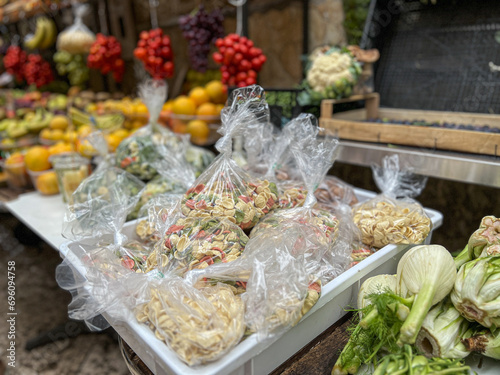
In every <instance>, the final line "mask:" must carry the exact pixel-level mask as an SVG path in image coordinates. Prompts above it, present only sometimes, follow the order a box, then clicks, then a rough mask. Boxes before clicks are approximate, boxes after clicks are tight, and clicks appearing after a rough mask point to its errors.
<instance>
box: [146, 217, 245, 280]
mask: <svg viewBox="0 0 500 375" xmlns="http://www.w3.org/2000/svg"><path fill="white" fill-rule="evenodd" d="M171 222H172V225H169V226H168V228H167V230H166V232H165V235H164V236H163V238H162V239H161V241H159V242H158V243H157V244H156V245H155V251H154V252H153V253H152V254H151V256H150V259H148V267H149V268H148V269H154V268H159V269H160V270H161V271H162V272H163V273H167V272H170V273H172V272H178V273H180V274H183V273H184V272H186V271H188V270H191V269H195V268H205V267H208V266H209V265H212V264H215V263H229V262H232V261H234V260H235V259H237V258H238V257H239V256H240V255H241V253H242V252H243V250H244V249H245V245H246V244H247V242H248V237H247V235H246V234H245V233H244V232H243V230H242V229H241V228H240V227H239V226H237V225H236V224H234V223H232V222H231V221H230V220H228V218H225V217H207V218H195V217H193V218H190V217H188V218H185V217H182V216H180V217H177V218H174V219H173V220H172V221H171Z"/></svg>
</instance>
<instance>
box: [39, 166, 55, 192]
mask: <svg viewBox="0 0 500 375" xmlns="http://www.w3.org/2000/svg"><path fill="white" fill-rule="evenodd" d="M35 185H36V188H37V190H38V191H39V192H40V193H42V194H45V195H52V194H57V193H59V186H57V175H56V172H54V171H50V172H46V173H44V174H42V175H40V176H38V177H37V179H36V182H35Z"/></svg>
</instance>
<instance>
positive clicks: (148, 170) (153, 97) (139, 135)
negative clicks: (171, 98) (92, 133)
mask: <svg viewBox="0 0 500 375" xmlns="http://www.w3.org/2000/svg"><path fill="white" fill-rule="evenodd" d="M139 96H140V97H141V99H142V101H143V102H144V104H145V105H146V106H147V108H148V111H149V123H148V125H146V126H145V127H143V128H141V129H139V130H138V131H136V132H135V133H134V134H132V135H131V136H129V137H127V138H126V139H124V140H123V141H122V142H121V143H120V145H119V146H118V148H117V149H116V166H117V167H118V168H122V169H124V170H126V171H127V172H129V173H131V174H133V175H135V176H136V177H138V178H139V179H141V180H143V181H146V182H147V181H149V180H151V179H152V178H153V177H155V176H156V175H157V174H158V168H161V167H162V166H163V168H165V169H168V165H166V162H165V161H164V159H165V155H164V154H165V151H164V149H163V150H162V148H167V149H168V150H169V152H170V154H171V155H183V154H184V153H185V147H186V146H185V142H186V139H187V137H185V136H184V137H183V136H180V135H176V134H174V133H172V132H171V131H170V130H168V129H166V128H165V127H162V126H161V125H159V124H158V117H159V116H160V111H161V108H162V106H163V104H164V103H165V100H166V98H167V84H166V83H165V81H146V82H144V83H143V84H141V85H140V86H139Z"/></svg>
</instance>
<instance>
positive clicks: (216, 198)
mask: <svg viewBox="0 0 500 375" xmlns="http://www.w3.org/2000/svg"><path fill="white" fill-rule="evenodd" d="M229 103H231V105H230V106H228V107H226V108H224V109H223V110H222V113H221V120H222V126H221V128H220V129H219V131H220V132H221V134H222V135H223V136H222V138H220V139H219V141H218V142H217V144H216V147H217V149H218V150H219V152H220V155H219V156H218V157H217V158H216V159H215V160H214V162H213V163H212V164H211V165H210V167H209V168H208V169H207V170H206V171H205V172H204V173H202V174H201V175H200V177H198V179H197V180H196V181H195V183H194V184H193V186H192V187H191V188H190V189H189V190H188V191H187V192H186V194H185V195H184V199H183V201H182V207H181V211H182V213H183V214H184V215H185V216H188V217H220V216H224V217H227V218H228V219H229V220H230V221H232V222H233V223H235V224H237V225H239V226H240V227H241V228H242V229H249V228H252V227H253V226H254V225H255V224H256V223H257V221H259V219H260V218H261V217H262V216H264V215H265V214H267V213H269V212H270V211H271V210H273V209H274V208H275V207H276V203H277V200H278V194H277V190H276V185H275V184H274V183H272V182H269V181H267V180H259V179H255V178H252V177H251V176H250V175H249V174H248V173H246V172H245V171H243V170H242V169H241V168H240V167H239V166H238V165H237V164H236V162H235V161H234V160H233V159H232V158H231V153H232V138H233V137H234V136H237V135H240V134H242V132H243V128H244V127H245V126H250V125H251V124H254V123H258V122H262V121H265V120H266V119H267V117H268V116H269V108H268V105H267V103H266V101H265V99H264V90H263V89H262V88H261V87H259V86H257V85H253V86H248V87H244V88H240V89H237V90H234V91H233V93H232V96H231V98H230V99H229Z"/></svg>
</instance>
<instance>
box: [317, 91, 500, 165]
mask: <svg viewBox="0 0 500 375" xmlns="http://www.w3.org/2000/svg"><path fill="white" fill-rule="evenodd" d="M360 100H364V101H365V107H364V108H361V109H356V110H352V111H346V112H340V113H335V114H334V113H333V108H334V106H335V105H336V104H338V103H345V102H352V101H360ZM379 102H380V98H379V95H378V94H377V93H371V94H366V95H356V96H352V97H350V98H347V99H342V100H323V102H322V103H321V117H320V119H319V124H320V127H322V128H324V129H326V130H327V131H328V132H329V133H333V134H335V135H337V136H338V137H339V138H340V139H349V140H355V141H364V142H376V143H385V144H387V143H392V144H398V145H405V146H415V147H425V148H431V149H438V150H448V151H459V152H467V153H474V154H483V155H495V156H500V134H498V133H485V132H480V131H472V130H458V129H446V128H436V127H429V126H418V125H396V124H383V123H377V122H368V121H367V120H368V119H373V118H377V117H378V118H388V119H391V120H400V121H405V120H407V121H414V120H425V121H427V122H438V123H442V122H449V123H455V124H457V125H460V124H463V125H478V126H482V125H489V126H490V127H496V128H500V115H489V114H482V113H465V112H444V111H424V110H407V109H394V108H379Z"/></svg>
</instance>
